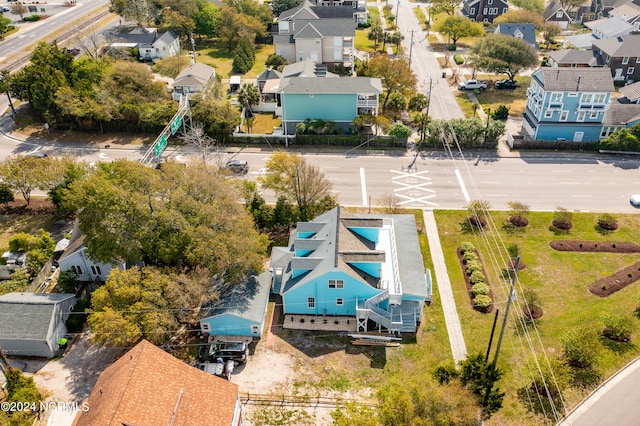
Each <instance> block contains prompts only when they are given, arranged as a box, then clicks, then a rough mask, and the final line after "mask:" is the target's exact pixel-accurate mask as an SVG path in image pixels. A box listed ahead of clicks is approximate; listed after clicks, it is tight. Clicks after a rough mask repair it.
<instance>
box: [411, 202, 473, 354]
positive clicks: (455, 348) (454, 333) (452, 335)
mask: <svg viewBox="0 0 640 426" xmlns="http://www.w3.org/2000/svg"><path fill="white" fill-rule="evenodd" d="M422 212H423V215H424V225H425V232H426V234H427V238H428V239H429V249H430V250H431V258H432V260H433V269H434V270H435V273H436V282H437V284H438V292H439V293H440V301H441V303H442V310H443V312H444V319H445V323H446V325H447V333H449V342H450V344H451V353H452V354H453V359H454V361H455V362H456V364H457V363H458V362H460V361H464V360H465V359H467V346H466V345H465V343H464V337H463V335H462V327H461V325H460V318H459V317H458V311H457V310H456V302H455V300H454V299H453V290H452V289H451V281H449V273H448V272H447V265H446V264H445V262H444V253H443V252H442V245H441V244H440V236H439V235H438V227H437V226H436V218H435V216H434V214H433V210H422Z"/></svg>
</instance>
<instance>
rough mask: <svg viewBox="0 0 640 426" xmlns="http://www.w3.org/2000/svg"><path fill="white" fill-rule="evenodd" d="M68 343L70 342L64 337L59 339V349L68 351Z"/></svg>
mask: <svg viewBox="0 0 640 426" xmlns="http://www.w3.org/2000/svg"><path fill="white" fill-rule="evenodd" d="M67 343H68V341H67V339H65V338H64V337H61V338H59V339H58V347H59V348H60V349H67Z"/></svg>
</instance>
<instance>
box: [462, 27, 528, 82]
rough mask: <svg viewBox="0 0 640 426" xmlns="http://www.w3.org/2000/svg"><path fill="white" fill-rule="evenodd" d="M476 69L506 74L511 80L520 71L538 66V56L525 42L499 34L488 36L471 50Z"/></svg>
mask: <svg viewBox="0 0 640 426" xmlns="http://www.w3.org/2000/svg"><path fill="white" fill-rule="evenodd" d="M471 57H472V60H473V63H474V65H475V66H476V68H478V69H480V70H483V71H487V72H493V73H496V74H506V75H507V76H508V77H509V79H510V80H513V79H514V78H515V76H516V75H518V73H519V72H520V71H522V70H523V69H526V68H530V67H533V66H536V65H538V62H539V61H538V54H537V53H536V51H535V49H534V48H533V46H531V45H530V44H529V43H527V42H526V41H524V40H522V39H519V38H516V37H512V36H508V35H500V34H489V35H487V36H486V37H484V38H482V39H480V40H478V42H477V43H476V44H474V45H473V47H472V48H471Z"/></svg>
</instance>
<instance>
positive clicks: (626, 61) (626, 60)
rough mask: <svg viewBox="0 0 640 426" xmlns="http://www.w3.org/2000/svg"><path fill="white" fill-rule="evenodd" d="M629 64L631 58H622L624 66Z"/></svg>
mask: <svg viewBox="0 0 640 426" xmlns="http://www.w3.org/2000/svg"><path fill="white" fill-rule="evenodd" d="M628 63H629V57H628V56H625V57H624V58H622V64H623V65H626V64H628Z"/></svg>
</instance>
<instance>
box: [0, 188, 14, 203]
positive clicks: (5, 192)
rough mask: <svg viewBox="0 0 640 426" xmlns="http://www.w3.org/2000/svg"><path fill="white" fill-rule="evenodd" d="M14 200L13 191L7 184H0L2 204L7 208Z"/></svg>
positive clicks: (0, 200)
mask: <svg viewBox="0 0 640 426" xmlns="http://www.w3.org/2000/svg"><path fill="white" fill-rule="evenodd" d="M13 200H14V198H13V191H11V188H10V187H9V185H7V184H6V183H4V182H2V183H0V203H3V204H4V205H5V207H8V206H9V203H10V202H12V201H13Z"/></svg>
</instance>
